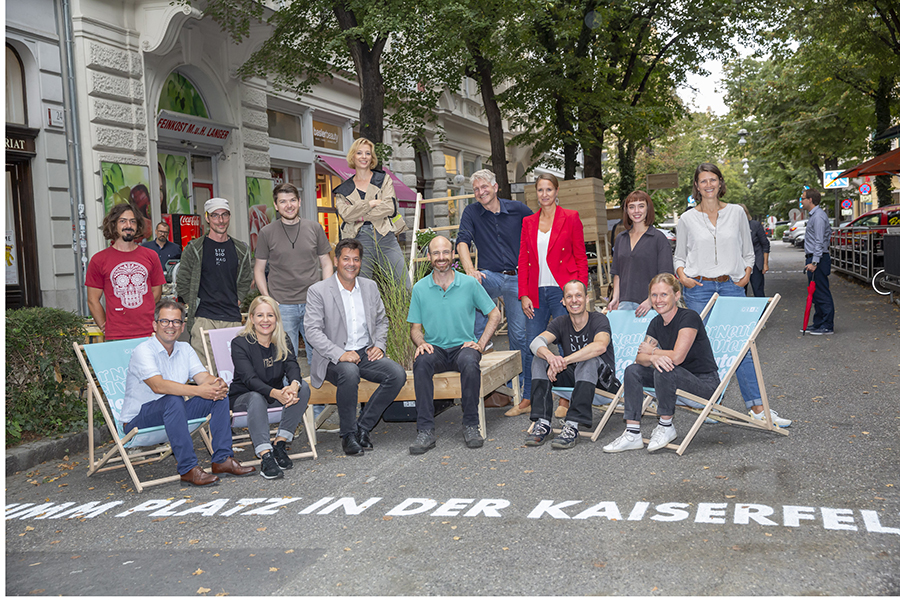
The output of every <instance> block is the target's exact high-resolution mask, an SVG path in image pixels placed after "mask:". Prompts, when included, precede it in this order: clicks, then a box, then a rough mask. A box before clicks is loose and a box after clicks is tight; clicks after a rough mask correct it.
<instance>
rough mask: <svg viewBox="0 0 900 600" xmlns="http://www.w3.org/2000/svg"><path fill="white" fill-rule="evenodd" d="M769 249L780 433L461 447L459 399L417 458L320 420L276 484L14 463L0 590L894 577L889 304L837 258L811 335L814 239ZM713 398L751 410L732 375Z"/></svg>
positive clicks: (770, 378) (789, 591) (549, 587)
mask: <svg viewBox="0 0 900 600" xmlns="http://www.w3.org/2000/svg"><path fill="white" fill-rule="evenodd" d="M770 264H771V266H772V271H771V272H770V273H769V275H767V277H766V290H767V292H768V293H769V294H770V295H771V294H775V293H778V294H780V295H781V301H780V303H779V305H778V306H777V308H776V310H775V312H774V314H773V316H772V318H771V320H770V321H769V324H768V327H767V328H766V330H765V331H764V332H763V334H762V335H761V337H760V339H759V345H760V355H761V358H762V362H763V364H762V371H763V374H764V377H765V380H766V385H767V389H768V394H769V398H770V400H771V404H772V407H773V408H775V409H776V410H777V411H778V412H779V413H780V414H781V415H782V416H785V417H788V418H791V419H793V420H794V425H793V426H792V427H791V428H790V430H789V431H790V435H789V436H786V437H785V436H780V435H776V434H771V433H767V432H760V431H751V430H746V429H743V428H737V427H730V426H726V425H718V424H717V425H710V426H704V427H703V428H701V430H700V432H699V434H698V435H697V437H696V439H695V440H694V442H693V443H692V445H691V446H690V447H689V448H688V450H687V452H686V454H685V455H684V456H677V455H675V454H674V453H673V452H671V451H668V450H663V451H660V452H657V453H654V454H648V453H647V452H646V451H643V450H641V451H632V452H626V453H623V454H617V455H608V454H604V453H603V452H602V450H601V448H602V446H603V445H604V444H607V443H609V442H610V441H612V440H613V439H614V438H615V437H617V436H618V435H619V433H620V432H621V430H622V428H623V426H622V423H621V421H620V420H619V419H618V417H616V418H614V420H613V422H611V424H610V425H609V426H608V427H607V429H606V430H605V431H604V432H603V434H602V435H601V437H600V440H599V442H598V443H596V444H592V443H591V442H590V441H582V442H581V443H579V444H578V445H577V446H576V447H575V448H574V449H571V450H566V451H560V450H553V449H551V448H550V445H549V444H546V445H545V446H542V447H537V448H532V447H525V446H524V445H523V443H522V442H523V440H524V432H525V429H526V427H527V426H528V424H529V421H528V417H527V415H523V416H519V417H515V418H507V417H504V416H503V413H504V411H505V410H506V409H488V416H487V427H488V434H489V438H488V441H487V442H486V444H485V446H484V448H481V449H478V450H471V449H468V448H466V447H465V446H464V445H463V440H462V432H461V426H460V419H461V412H460V408H459V407H458V406H456V407H453V408H451V409H449V410H447V411H446V412H444V413H442V414H441V415H440V416H439V417H438V418H437V435H438V442H437V448H436V449H435V450H432V451H431V452H428V453H427V454H425V455H422V456H411V455H410V454H409V452H408V450H407V448H408V446H409V444H410V443H412V441H413V440H414V438H415V424H414V423H381V424H380V425H379V426H378V428H377V429H376V431H375V435H374V436H373V442H374V445H375V451H374V452H372V453H370V454H367V455H366V456H364V457H361V458H358V457H347V456H344V455H343V453H342V452H341V447H340V439H339V438H338V436H337V435H335V434H329V433H320V435H319V446H318V450H319V458H318V459H317V460H315V461H313V460H304V461H299V462H297V463H296V466H295V468H294V469H293V470H291V471H288V472H287V473H286V476H285V478H284V479H283V480H278V481H271V482H270V481H266V480H264V479H262V478H261V477H258V476H252V477H249V478H243V479H236V478H228V479H225V480H224V481H223V482H222V483H221V484H220V485H218V486H216V487H213V488H203V489H201V488H190V487H183V486H181V485H180V484H177V483H174V484H168V485H162V486H159V487H156V488H150V489H149V490H147V491H145V492H143V493H141V494H137V493H135V492H134V491H133V490H132V485H131V481H130V479H129V478H128V477H127V475H126V474H125V473H124V471H117V472H114V473H101V474H99V475H96V476H93V477H90V478H88V477H87V476H86V472H87V467H86V464H87V452H86V449H78V451H77V452H73V453H72V454H71V455H70V456H69V457H68V458H69V460H67V461H56V462H52V463H44V464H42V465H40V466H38V467H36V468H35V469H33V470H31V471H28V472H22V473H17V474H16V475H13V476H8V477H7V478H6V490H5V491H6V500H5V504H6V515H7V517H6V521H5V524H6V593H7V594H9V595H56V594H64V595H104V596H112V595H190V596H195V595H209V596H212V595H222V594H228V595H231V596H236V595H268V594H278V595H523V594H524V595H594V594H600V595H642V596H646V595H854V596H855V595H897V594H900V493H898V492H900V482H898V471H900V469H898V463H900V461H898V458H897V457H898V451H900V435H898V428H900V402H898V399H900V308H898V307H897V306H896V305H892V304H891V303H890V301H889V300H888V299H886V298H884V297H881V296H877V295H876V294H875V293H874V292H873V291H872V290H871V288H868V287H866V286H864V285H862V284H860V283H857V282H855V281H850V280H847V279H843V278H841V277H838V276H835V275H832V277H831V285H832V290H833V294H834V300H835V305H836V320H835V334H834V335H833V336H827V337H825V336H823V337H813V336H808V335H807V336H802V335H801V333H800V329H801V320H802V315H803V308H804V302H805V296H806V278H805V276H804V275H803V274H802V272H801V269H802V267H803V253H802V251H800V250H797V249H794V248H791V247H789V246H786V245H784V244H782V243H781V242H773V244H772V256H771V259H770ZM725 402H726V405H728V406H730V407H732V408H735V409H743V402H742V401H741V400H740V397H739V393H738V390H737V385H736V384H735V385H733V386H732V388H731V389H729V392H728V397H727V398H726V401H725ZM595 417H596V418H599V413H595ZM675 424H676V426H677V427H680V428H681V429H679V431H682V432H684V431H686V430H687V427H688V418H687V416H686V414H684V413H680V412H679V413H678V414H676V417H675ZM653 426H654V423H653V421H652V419H650V418H645V419H644V422H643V429H644V433H645V435H649V432H650V430H651V429H652V427H653ZM295 449H296V448H295ZM198 456H199V457H200V460H201V464H203V465H204V466H208V465H209V456H208V455H207V454H206V453H205V452H202V451H201V452H199V453H198ZM240 456H241V453H239V454H238V457H239V458H240ZM138 468H139V470H140V473H141V474H143V475H144V476H147V475H153V476H156V477H161V476H165V475H170V474H173V473H175V462H174V459H171V458H170V459H168V460H167V461H165V462H163V463H161V464H157V465H152V466H145V467H138ZM69 503H71V504H69ZM67 511H68V512H67Z"/></svg>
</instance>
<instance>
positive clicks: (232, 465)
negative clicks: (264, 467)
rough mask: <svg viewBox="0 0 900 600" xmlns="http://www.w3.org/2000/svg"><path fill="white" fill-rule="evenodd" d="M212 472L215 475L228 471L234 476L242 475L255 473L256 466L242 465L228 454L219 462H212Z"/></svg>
mask: <svg viewBox="0 0 900 600" xmlns="http://www.w3.org/2000/svg"><path fill="white" fill-rule="evenodd" d="M212 472H213V473H215V474H217V475H219V474H225V473H228V474H229V475H234V476H236V477H244V476H245V475H251V474H253V473H256V467H243V466H241V463H239V462H238V461H236V460H234V457H233V456H229V457H228V458H226V459H225V460H224V461H222V462H220V463H213V464H212Z"/></svg>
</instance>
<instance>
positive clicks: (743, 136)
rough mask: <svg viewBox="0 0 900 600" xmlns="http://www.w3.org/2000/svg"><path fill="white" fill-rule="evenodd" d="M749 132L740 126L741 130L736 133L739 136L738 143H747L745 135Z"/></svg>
mask: <svg viewBox="0 0 900 600" xmlns="http://www.w3.org/2000/svg"><path fill="white" fill-rule="evenodd" d="M749 133H750V132H749V131H747V130H746V129H744V128H743V127H741V130H740V131H738V135H739V136H741V139H739V140H738V145H740V146H743V145H744V144H746V143H747V135H748V134H749Z"/></svg>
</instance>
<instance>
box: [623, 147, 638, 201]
mask: <svg viewBox="0 0 900 600" xmlns="http://www.w3.org/2000/svg"><path fill="white" fill-rule="evenodd" d="M618 147H619V206H624V203H625V198H627V197H628V194H630V193H631V192H633V191H634V189H635V177H636V174H635V157H636V156H637V146H636V145H635V143H634V140H625V139H623V138H619V142H618Z"/></svg>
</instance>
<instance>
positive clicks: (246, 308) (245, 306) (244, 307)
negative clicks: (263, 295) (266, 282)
mask: <svg viewBox="0 0 900 600" xmlns="http://www.w3.org/2000/svg"><path fill="white" fill-rule="evenodd" d="M258 296H260V293H259V290H258V289H256V288H254V289H252V290H250V293H249V294H247V296H246V297H245V298H244V301H243V302H241V312H242V313H245V312H250V303H251V302H253V301H254V300H256V298H257V297H258Z"/></svg>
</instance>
